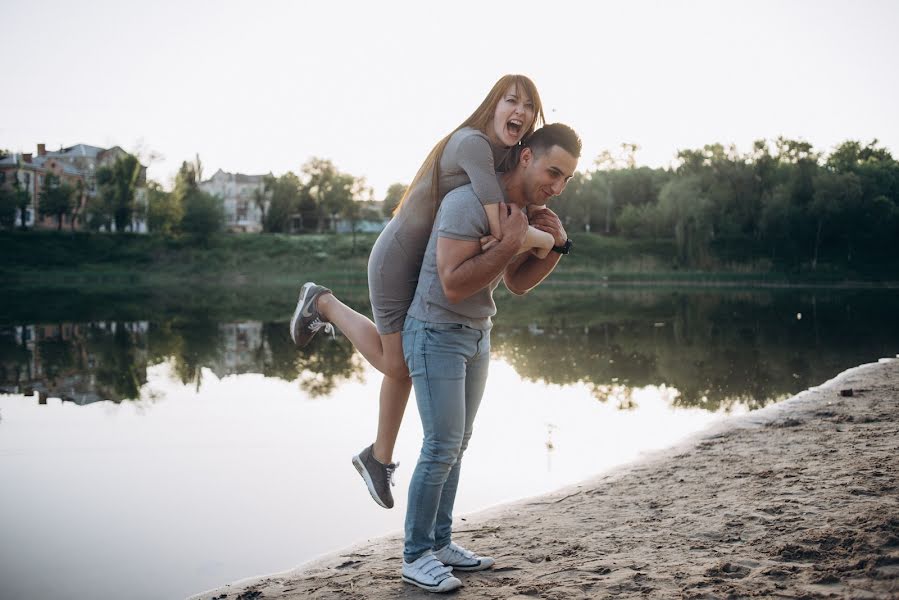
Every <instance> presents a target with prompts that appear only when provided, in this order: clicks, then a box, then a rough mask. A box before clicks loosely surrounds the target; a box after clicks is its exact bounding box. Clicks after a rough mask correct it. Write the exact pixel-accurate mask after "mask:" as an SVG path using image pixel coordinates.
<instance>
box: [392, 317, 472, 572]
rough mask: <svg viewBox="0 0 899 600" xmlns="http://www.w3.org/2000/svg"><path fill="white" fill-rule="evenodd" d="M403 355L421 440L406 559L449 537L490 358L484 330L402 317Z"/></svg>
mask: <svg viewBox="0 0 899 600" xmlns="http://www.w3.org/2000/svg"><path fill="white" fill-rule="evenodd" d="M403 354H404V355H405V357H406V364H407V365H408V367H409V374H410V375H411V376H412V385H413V386H414V388H415V399H416V401H417V402H418V412H419V414H420V415H421V425H422V429H423V431H424V440H423V441H422V446H421V455H420V456H419V457H418V464H417V465H416V466H415V472H414V473H413V474H412V480H411V481H410V482H409V502H408V506H407V508H406V539H405V545H404V548H403V558H404V559H405V560H406V562H412V561H414V560H415V559H417V558H419V557H420V556H421V555H423V554H424V553H425V552H427V551H429V550H432V549H437V548H442V547H443V546H446V545H447V544H449V543H450V541H451V535H452V531H451V530H452V525H453V504H454V503H455V501H456V489H457V488H458V487H459V472H460V470H461V469H462V454H463V453H464V452H465V448H466V447H467V446H468V440H469V438H470V437H471V430H472V425H473V424H474V418H475V415H477V412H478V406H480V404H481V397H482V396H483V395H484V386H485V385H486V383H487V368H488V366H489V363H490V331H489V330H486V331H481V330H479V329H472V328H471V327H467V326H465V325H458V324H447V323H425V322H423V321H419V320H417V319H415V318H413V317H406V324H405V326H404V327H403Z"/></svg>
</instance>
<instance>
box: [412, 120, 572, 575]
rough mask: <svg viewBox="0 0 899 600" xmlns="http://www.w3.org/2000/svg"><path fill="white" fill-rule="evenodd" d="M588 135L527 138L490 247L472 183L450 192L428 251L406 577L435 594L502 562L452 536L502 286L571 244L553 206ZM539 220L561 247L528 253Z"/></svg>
mask: <svg viewBox="0 0 899 600" xmlns="http://www.w3.org/2000/svg"><path fill="white" fill-rule="evenodd" d="M580 152H581V141H580V139H579V138H578V136H577V134H576V133H575V132H574V131H573V130H572V129H571V128H569V127H567V126H565V125H562V124H559V123H555V124H552V125H546V126H544V127H543V128H541V129H539V130H537V131H536V132H534V134H533V135H531V137H530V138H528V139H527V140H526V141H525V142H524V147H523V148H522V150H521V152H520V154H519V158H518V161H517V163H516V165H515V166H514V167H513V168H512V169H511V170H509V171H507V172H506V173H503V174H501V175H499V176H498V177H499V178H500V182H501V185H502V188H503V191H504V193H505V195H506V201H507V204H506V205H505V208H507V210H501V211H500V214H501V225H502V232H503V237H502V240H500V241H496V240H491V241H489V242H487V243H485V245H484V247H483V249H482V246H481V241H482V238H483V237H485V236H487V235H488V234H489V231H490V228H489V224H488V222H487V217H486V214H485V213H484V209H483V207H482V206H481V204H480V202H479V201H478V198H477V196H476V195H475V194H474V191H473V189H472V187H471V185H466V186H462V187H460V188H457V189H455V190H453V191H451V192H450V193H449V194H447V195H446V197H445V198H444V199H443V201H442V203H441V206H440V209H439V212H438V214H437V218H436V221H435V223H434V229H433V231H432V232H431V239H430V241H429V242H428V248H427V250H426V252H425V257H424V262H423V264H422V269H421V275H420V278H419V282H418V288H417V290H416V292H415V299H414V300H413V301H412V306H411V307H410V308H409V313H408V316H407V317H406V323H405V326H404V328H403V352H404V355H405V358H406V363H407V364H408V367H409V373H410V375H411V376H412V383H413V386H414V387H415V396H416V400H417V402H418V410H419V414H420V415H421V420H422V427H423V430H424V441H423V444H422V448H421V454H420V456H419V459H418V464H417V466H416V467H415V472H414V473H413V475H412V479H411V481H410V483H409V501H408V507H407V510H406V523H405V543H404V548H403V570H402V577H403V580H404V581H406V582H408V583H411V584H414V585H417V586H419V587H421V588H424V589H426V590H429V591H433V592H447V591H450V590H453V589H456V588H458V587H459V586H461V585H462V582H461V581H459V579H457V578H456V577H453V576H452V571H453V570H456V571H479V570H482V569H487V568H490V567H491V566H493V563H494V560H493V559H492V558H489V557H485V556H478V555H477V554H475V553H474V552H471V551H469V550H466V549H464V548H462V547H460V546H458V545H457V544H454V543H453V542H452V540H451V528H452V520H453V514H452V513H453V504H454V502H455V498H456V488H457V487H458V484H459V472H460V469H461V460H462V454H463V453H464V451H465V448H466V447H467V445H468V440H469V438H470V437H471V431H472V425H473V423H474V418H475V415H476V414H477V410H478V406H479V404H480V402H481V396H482V395H483V392H484V387H485V384H486V381H487V367H488V363H489V359H490V356H489V355H490V328H491V325H492V323H491V317H492V316H493V315H494V314H495V313H496V305H495V304H494V303H493V290H494V289H495V288H496V286H497V285H498V283H499V280H500V279H503V281H504V283H505V285H506V287H507V288H508V289H509V290H510V291H511V292H512V293H514V294H519V295H520V294H524V293H526V292H527V291H528V290H530V289H532V288H533V287H535V286H536V285H537V284H539V283H540V282H541V281H542V280H543V279H544V278H545V277H546V276H547V275H549V273H550V272H551V271H552V270H553V269H554V268H555V266H556V264H557V263H558V262H559V260H560V258H561V257H562V255H563V254H567V253H568V251H569V249H570V247H571V242H570V241H569V240H568V237H567V235H566V233H565V229H564V228H563V227H562V223H561V221H560V220H559V218H558V216H556V214H555V213H554V212H552V211H551V210H549V209H547V208H545V207H544V205H545V203H546V202H547V200H549V198H551V197H552V196H557V195H558V194H560V193H562V190H563V189H564V188H565V185H566V183H567V182H568V180H569V179H570V178H571V176H572V175H573V174H574V170H575V169H576V168H577V160H578V158H579V157H580ZM525 209H527V210H528V211H529V214H530V224H532V225H534V226H535V227H538V228H539V229H542V230H543V231H547V232H549V233H550V234H552V236H553V238H554V239H555V243H556V247H555V248H554V250H556V252H550V253H549V255H548V256H546V257H545V258H543V259H540V258H538V257H537V256H536V255H535V254H532V253H530V252H527V253H524V254H518V252H519V248H520V246H521V244H522V242H523V241H524V236H525V234H526V232H527V229H528V218H527V217H526V216H525V213H524V212H523V211H524V210H525Z"/></svg>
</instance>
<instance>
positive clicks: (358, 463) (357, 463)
mask: <svg viewBox="0 0 899 600" xmlns="http://www.w3.org/2000/svg"><path fill="white" fill-rule="evenodd" d="M353 466H354V467H356V470H357V471H359V474H360V475H362V479H363V481H365V486H366V487H367V488H368V493H369V494H371V499H372V500H374V501H375V503H377V505H378V506H380V507H381V508H386V509H387V510H390V507H389V506H387V505H386V504H384V502H383V501H382V500H381V499H380V498H379V497H378V493H377V492H376V491H375V484H374V483H372V480H371V475H369V473H368V469H366V468H365V465H364V464H363V463H362V459H361V458H359V455H358V454H357V455H355V456H354V457H353ZM409 583H412V582H411V581H410V582H409ZM416 585H417V584H416Z"/></svg>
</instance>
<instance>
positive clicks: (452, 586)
mask: <svg viewBox="0 0 899 600" xmlns="http://www.w3.org/2000/svg"><path fill="white" fill-rule="evenodd" d="M450 579H455V577H452V578H450ZM403 581H405V582H406V583H411V584H412V585H415V586H418V587H420V588H421V589H423V590H427V591H429V592H438V593H441V592H451V591H453V590H457V589H459V588H460V587H462V582H461V581H459V580H458V579H456V582H458V583H456V582H453V583H451V584H450V586H449V587H445V588H443V589H441V585H443V583H444V581H446V580H445V579H444V580H443V581H441V582H440V584H439V585H428V584H426V583H422V582H420V581H417V580H415V579H412V578H411V577H406V576H405V575H403Z"/></svg>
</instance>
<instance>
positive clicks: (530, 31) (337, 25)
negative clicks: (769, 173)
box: [0, 0, 899, 197]
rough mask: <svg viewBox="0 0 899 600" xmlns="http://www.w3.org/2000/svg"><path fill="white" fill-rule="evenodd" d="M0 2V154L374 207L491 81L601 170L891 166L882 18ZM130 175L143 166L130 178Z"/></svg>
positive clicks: (685, 8)
mask: <svg viewBox="0 0 899 600" xmlns="http://www.w3.org/2000/svg"><path fill="white" fill-rule="evenodd" d="M0 3H2V11H0V14H2V15H3V22H4V23H3V27H2V31H3V33H2V39H3V44H2V47H3V50H4V55H5V60H3V61H2V64H3V77H2V79H0V81H2V82H3V83H2V93H0V148H6V149H8V150H12V151H18V152H22V151H24V152H34V151H35V147H36V144H37V143H39V142H43V143H46V144H47V146H48V148H49V149H51V150H55V149H58V148H59V147H60V146H71V145H74V144H78V143H86V144H91V145H96V146H104V147H107V146H112V145H120V146H122V147H123V148H125V149H126V150H129V151H135V150H140V151H142V152H143V153H144V156H145V157H146V156H148V154H147V153H148V152H150V151H153V152H154V153H157V154H161V155H162V157H163V158H160V159H156V160H155V161H153V162H152V163H151V164H150V171H149V175H150V177H151V178H153V179H156V180H157V181H159V182H161V183H162V184H163V185H165V186H166V187H168V186H169V185H170V182H171V179H172V177H173V175H174V173H175V171H176V170H177V168H178V166H179V165H180V163H181V161H183V160H189V159H192V158H193V157H194V155H195V154H197V153H198V154H199V155H200V158H201V159H202V161H203V164H204V174H205V175H206V176H209V175H211V174H212V173H213V172H214V171H215V170H216V169H219V168H221V169H224V170H226V171H232V172H242V173H248V174H256V173H267V172H269V171H271V172H273V173H274V174H276V175H280V174H282V173H284V172H286V171H289V170H293V171H295V172H296V171H298V170H299V168H300V165H302V164H303V163H304V162H305V161H306V160H308V159H309V158H310V157H313V156H320V157H324V158H329V159H331V160H332V161H334V163H335V164H336V165H337V166H338V168H340V169H341V170H343V171H346V172H348V173H351V174H353V175H356V176H364V177H366V179H367V180H368V182H369V184H370V185H372V186H373V187H374V190H375V195H376V196H378V197H381V196H383V194H384V192H385V191H386V189H387V186H389V185H390V184H391V183H393V182H404V183H408V181H409V180H410V179H411V178H412V176H413V175H414V174H415V171H416V170H417V168H418V166H419V164H420V163H421V161H422V160H423V159H424V157H425V155H426V154H427V152H428V150H429V149H430V148H431V146H433V144H434V143H435V142H436V141H437V140H438V139H439V138H441V137H442V136H443V135H445V134H446V133H448V132H449V131H450V130H452V129H453V128H454V127H455V126H457V125H458V124H459V123H460V122H461V121H462V120H464V119H465V117H467V116H468V115H469V114H470V113H471V112H472V111H473V110H474V108H475V107H476V106H477V105H478V104H479V103H480V101H481V99H482V98H483V96H484V95H485V94H486V92H487V91H488V89H489V88H490V86H491V85H492V84H493V83H494V81H495V80H496V79H497V78H499V76H501V75H503V74H505V73H524V74H527V75H529V76H530V77H531V78H532V79H533V80H534V81H535V82H536V84H537V86H538V88H539V90H540V93H541V96H542V98H543V102H544V105H545V107H546V109H547V119H548V120H549V121H562V122H565V123H568V124H569V125H571V126H573V127H574V128H575V129H576V130H577V131H578V132H579V133H580V134H581V137H582V138H583V140H584V155H583V158H582V160H581V165H580V168H581V170H586V169H589V168H591V167H592V162H593V159H594V158H595V157H596V156H597V155H598V154H599V152H600V151H602V150H603V149H613V150H616V149H617V148H618V147H619V146H620V144H621V143H622V142H633V143H637V144H639V145H640V147H641V150H640V152H639V153H638V155H637V158H638V162H639V163H641V164H647V165H651V166H665V165H668V164H669V163H671V162H672V160H673V159H674V155H675V153H676V152H677V150H678V149H680V148H695V147H700V146H702V145H704V144H707V143H713V142H721V143H724V144H731V143H734V144H737V146H738V148H739V149H740V150H743V151H746V150H748V149H749V147H750V144H751V143H752V141H753V140H755V139H758V138H774V137H777V136H779V135H784V136H788V137H795V138H802V139H805V140H807V141H809V142H811V143H812V144H813V145H814V146H815V147H816V148H817V149H819V150H829V149H831V148H832V147H833V146H834V145H836V144H838V143H840V142H842V141H844V140H846V139H860V140H862V141H870V140H871V139H873V138H878V139H879V140H881V142H882V143H883V144H885V145H886V146H887V147H888V148H890V150H891V151H892V152H893V153H894V154H899V119H897V118H896V114H897V108H896V107H897V106H899V93H897V92H899V89H897V88H899V35H896V31H899V2H896V1H892V0H882V1H878V0H868V1H864V0H862V1H857V2H848V1H842V2H835V1H831V0H827V1H804V0H803V1H789V0H781V1H759V0H752V1H747V2H726V1H723V0H717V1H710V2H704V1H690V2H688V1H682V2H677V1H661V2H649V1H630V0H629V1H624V0H621V1H616V2H582V1H580V2H579V1H568V0H544V1H542V2H532V1H530V0H518V1H515V2H486V1H484V0H474V1H469V0H451V1H446V2H427V1H425V0H419V1H408V2H407V1H403V2H390V1H388V0H384V1H381V2H373V1H371V0H367V1H358V2H356V1H343V0H319V1H318V2H308V1H300V0H296V1H266V0H260V1H256V2H246V1H241V2H237V1H230V0H229V1H212V0H210V1H208V2H199V1H193V0H178V1H169V0H161V1H156V2H140V3H138V2H132V1H128V0H115V1H108V2H105V1H103V2H101V1H93V0H83V1H81V2H71V1H66V2H63V1H57V0H42V1H41V2H15V1H13V0H0ZM144 162H145V163H146V162H147V161H146V160H145V161H144Z"/></svg>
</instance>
